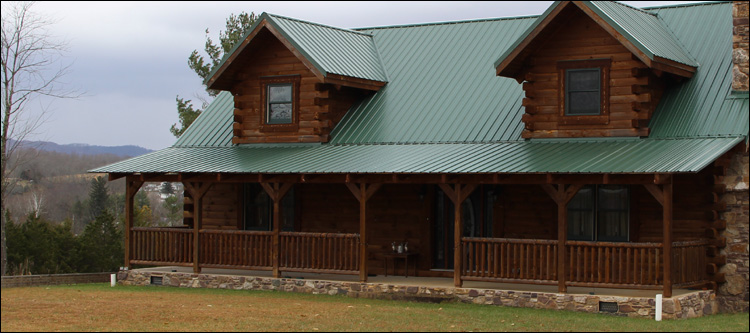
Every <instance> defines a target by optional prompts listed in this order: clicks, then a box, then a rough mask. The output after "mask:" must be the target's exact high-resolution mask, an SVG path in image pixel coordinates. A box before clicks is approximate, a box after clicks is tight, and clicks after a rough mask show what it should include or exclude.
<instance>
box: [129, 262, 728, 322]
mask: <svg viewBox="0 0 750 333" xmlns="http://www.w3.org/2000/svg"><path fill="white" fill-rule="evenodd" d="M152 276H155V277H161V278H162V285H164V286H172V287H183V288H217V289H236V290H276V291H285V292H298V293H306V294H328V295H344V296H348V297H354V298H378V299H389V300H406V301H420V302H443V301H459V302H464V303H474V304H485V305H497V306H513V307H525V308H535V309H553V310H569V311H578V312H592V313H596V312H599V302H615V303H617V306H618V311H617V312H616V313H613V314H614V315H620V316H628V317H646V318H653V317H654V313H655V305H654V304H655V299H654V298H649V297H619V296H600V295H571V294H557V293H535V292H524V291H509V290H496V289H472V288H433V287H417V286H399V285H391V284H378V283H359V282H341V281H323V280H300V279H284V278H270V277H252V276H237V275H211V274H193V273H177V272H174V273H167V272H152V271H141V270H131V271H120V272H119V273H118V281H119V283H120V284H122V285H137V286H149V285H151V277H152ZM662 306H663V311H662V312H663V317H664V319H680V318H693V317H701V316H704V315H709V314H715V313H717V305H716V294H715V293H714V292H713V291H712V290H708V291H695V292H692V293H689V294H686V295H682V296H678V297H672V298H669V299H664V300H663V302H662Z"/></svg>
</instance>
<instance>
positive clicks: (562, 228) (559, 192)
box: [542, 184, 583, 293]
mask: <svg viewBox="0 0 750 333" xmlns="http://www.w3.org/2000/svg"><path fill="white" fill-rule="evenodd" d="M581 187H583V185H582V184H574V185H570V186H568V187H567V188H566V187H565V184H557V189H555V188H554V186H552V185H551V184H543V185H542V188H543V189H544V190H545V191H546V192H547V194H549V196H550V197H552V200H554V201H555V203H557V291H558V292H560V293H566V292H568V286H567V285H565V273H566V272H567V271H568V263H567V262H566V261H565V248H566V242H567V240H568V202H570V200H572V199H573V197H575V195H576V194H577V193H578V191H579V190H580V189H581Z"/></svg>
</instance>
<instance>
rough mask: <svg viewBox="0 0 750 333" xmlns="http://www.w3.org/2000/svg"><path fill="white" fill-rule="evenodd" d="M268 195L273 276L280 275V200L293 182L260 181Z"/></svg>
mask: <svg viewBox="0 0 750 333" xmlns="http://www.w3.org/2000/svg"><path fill="white" fill-rule="evenodd" d="M260 185H261V186H262V187H263V189H264V190H265V191H266V193H268V196H269V197H271V200H273V247H272V248H271V257H272V261H273V277H275V278H278V277H281V272H280V271H279V256H280V255H281V240H280V236H279V234H280V232H281V200H282V199H284V196H285V195H286V194H287V193H288V192H289V190H290V189H291V188H292V186H293V185H294V183H283V184H282V183H260Z"/></svg>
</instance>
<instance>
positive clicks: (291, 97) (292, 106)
mask: <svg viewBox="0 0 750 333" xmlns="http://www.w3.org/2000/svg"><path fill="white" fill-rule="evenodd" d="M260 83H261V85H260V86H261V93H260V97H261V101H262V110H261V115H262V117H261V126H260V129H261V131H272V132H279V131H281V132H286V131H296V130H297V128H298V125H297V124H298V122H299V119H298V118H299V116H298V114H299V112H298V110H299V83H300V76H299V75H290V76H273V77H263V78H261V79H260Z"/></svg>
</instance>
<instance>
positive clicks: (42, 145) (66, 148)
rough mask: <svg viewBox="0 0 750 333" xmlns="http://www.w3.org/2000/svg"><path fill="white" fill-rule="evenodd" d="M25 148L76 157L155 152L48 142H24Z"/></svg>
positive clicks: (135, 154)
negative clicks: (74, 155)
mask: <svg viewBox="0 0 750 333" xmlns="http://www.w3.org/2000/svg"><path fill="white" fill-rule="evenodd" d="M21 144H22V145H23V146H24V147H27V148H34V149H37V150H43V151H53V152H58V153H64V154H76V155H99V154H112V155H116V156H121V157H133V156H139V155H143V154H147V153H150V152H153V150H151V149H146V148H143V147H139V146H133V145H128V146H94V145H89V144H85V143H71V144H66V145H61V144H57V143H54V142H48V141H23V142H22V143H21Z"/></svg>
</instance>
